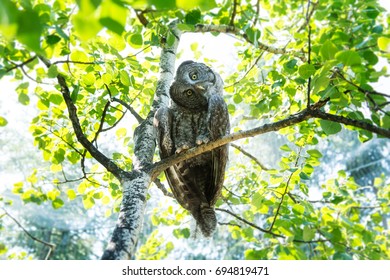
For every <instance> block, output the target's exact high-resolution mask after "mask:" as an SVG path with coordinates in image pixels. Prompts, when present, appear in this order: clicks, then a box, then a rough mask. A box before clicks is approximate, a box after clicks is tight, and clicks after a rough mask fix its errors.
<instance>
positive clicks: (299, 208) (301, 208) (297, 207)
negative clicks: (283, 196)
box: [292, 204, 305, 215]
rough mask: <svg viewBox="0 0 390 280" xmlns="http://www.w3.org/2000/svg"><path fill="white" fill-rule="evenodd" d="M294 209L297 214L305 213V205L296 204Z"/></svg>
mask: <svg viewBox="0 0 390 280" xmlns="http://www.w3.org/2000/svg"><path fill="white" fill-rule="evenodd" d="M292 210H293V212H294V213H295V214H299V215H303V213H305V207H304V206H302V205H300V204H294V206H293V208H292Z"/></svg>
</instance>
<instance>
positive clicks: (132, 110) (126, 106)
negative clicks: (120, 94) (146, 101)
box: [112, 97, 144, 123]
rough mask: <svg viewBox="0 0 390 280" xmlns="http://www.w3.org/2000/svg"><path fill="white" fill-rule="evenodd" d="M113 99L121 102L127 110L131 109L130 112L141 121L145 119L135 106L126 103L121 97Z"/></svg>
mask: <svg viewBox="0 0 390 280" xmlns="http://www.w3.org/2000/svg"><path fill="white" fill-rule="evenodd" d="M112 101H115V102H118V103H119V104H121V105H123V106H124V107H125V108H126V109H127V110H129V111H130V113H131V114H132V115H133V116H134V117H135V118H136V119H137V121H138V122H139V123H141V122H143V121H144V119H143V118H142V117H141V116H140V115H139V114H138V113H137V112H136V111H135V110H134V109H133V107H131V106H130V105H129V104H128V103H126V102H125V101H123V100H121V99H119V98H116V97H113V98H112Z"/></svg>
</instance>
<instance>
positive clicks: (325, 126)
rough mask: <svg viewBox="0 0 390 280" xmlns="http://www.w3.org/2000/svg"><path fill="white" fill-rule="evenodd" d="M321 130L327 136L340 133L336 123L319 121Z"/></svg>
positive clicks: (338, 125) (339, 126) (339, 127)
mask: <svg viewBox="0 0 390 280" xmlns="http://www.w3.org/2000/svg"><path fill="white" fill-rule="evenodd" d="M320 125H321V128H322V130H323V131H324V132H325V133H326V134H327V135H331V134H336V133H338V132H340V131H341V129H342V126H341V124H339V123H337V122H331V121H327V120H320Z"/></svg>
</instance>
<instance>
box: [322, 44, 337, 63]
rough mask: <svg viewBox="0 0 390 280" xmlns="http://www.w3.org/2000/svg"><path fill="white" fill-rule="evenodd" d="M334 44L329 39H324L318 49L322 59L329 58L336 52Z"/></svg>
mask: <svg viewBox="0 0 390 280" xmlns="http://www.w3.org/2000/svg"><path fill="white" fill-rule="evenodd" d="M337 51H338V50H337V48H336V46H335V45H334V44H333V43H332V42H331V41H326V42H325V43H324V44H323V45H322V46H321V49H320V55H321V57H322V59H323V60H331V59H333V58H334V56H335V54H336V52H337Z"/></svg>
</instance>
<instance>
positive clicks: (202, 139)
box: [196, 135, 210, 145]
mask: <svg viewBox="0 0 390 280" xmlns="http://www.w3.org/2000/svg"><path fill="white" fill-rule="evenodd" d="M208 142H210V139H209V138H208V137H207V136H202V135H201V136H198V138H196V145H202V144H207V143H208Z"/></svg>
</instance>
